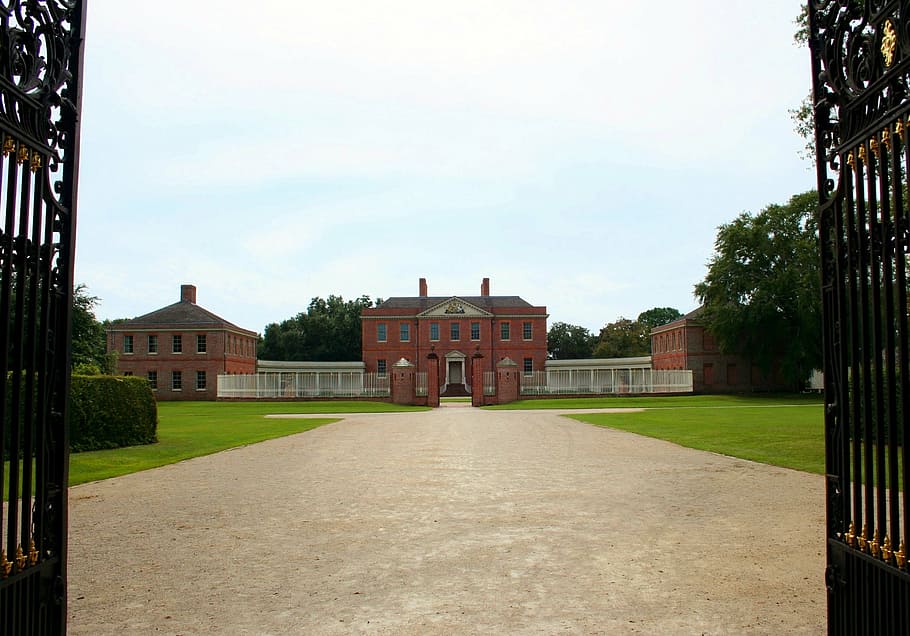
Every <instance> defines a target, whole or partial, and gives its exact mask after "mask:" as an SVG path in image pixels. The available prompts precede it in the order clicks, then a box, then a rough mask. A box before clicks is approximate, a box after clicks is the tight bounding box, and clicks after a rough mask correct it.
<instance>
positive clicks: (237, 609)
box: [69, 408, 825, 634]
mask: <svg viewBox="0 0 910 636" xmlns="http://www.w3.org/2000/svg"><path fill="white" fill-rule="evenodd" d="M70 499H71V510H70V528H71V529H70V565H69V568H70V570H69V571H70V575H69V576H70V588H69V594H70V622H69V633H70V634H211V633H221V634H350V633H356V634H360V633H365V634H507V633H508V634H556V633H567V634H638V633H641V634H742V633H750V634H787V633H800V634H821V633H823V632H824V629H825V627H824V609H825V593H824V585H823V572H824V557H823V553H822V550H823V547H824V530H823V524H824V495H823V480H822V478H821V477H819V476H815V475H807V474H804V473H799V472H795V471H790V470H785V469H778V468H772V467H768V466H763V465H760V464H754V463H750V462H747V461H742V460H737V459H730V458H726V457H721V456H717V455H712V454H709V453H703V452H699V451H692V450H688V449H683V448H680V447H677V446H674V445H672V444H668V443H664V442H660V441H657V440H651V439H648V438H643V437H638V436H635V435H631V434H628V433H623V432H619V431H612V430H608V429H602V428H597V427H594V426H589V425H586V424H582V423H579V422H575V421H572V420H568V419H566V418H562V417H559V416H558V415H555V414H552V413H539V412H535V413H525V412H519V411H480V410H476V409H469V408H466V409H460V408H451V409H438V410H436V411H432V412H425V413H413V414H394V415H353V416H349V417H347V418H346V419H345V420H343V421H341V422H337V423H335V424H331V425H328V426H325V427H322V428H319V429H316V430H313V431H310V432H307V433H303V434H300V435H296V436H293V437H287V438H283V439H279V440H273V441H271V442H265V443H262V444H257V445H255V446H250V447H246V448H240V449H235V450H231V451H227V452H224V453H220V454H218V455H213V456H210V457H203V458H199V459H195V460H191V461H188V462H183V463H181V464H177V465H174V466H168V467H164V468H160V469H156V470H152V471H147V472H144V473H139V474H136V475H130V476H127V477H121V478H116V479H111V480H107V481H103V482H97V483H94V484H86V485H83V486H77V487H74V488H72V489H71V493H70Z"/></svg>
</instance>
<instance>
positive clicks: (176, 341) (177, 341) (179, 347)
mask: <svg viewBox="0 0 910 636" xmlns="http://www.w3.org/2000/svg"><path fill="white" fill-rule="evenodd" d="M171 351H173V352H174V353H183V336H171Z"/></svg>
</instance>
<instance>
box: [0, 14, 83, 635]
mask: <svg viewBox="0 0 910 636" xmlns="http://www.w3.org/2000/svg"><path fill="white" fill-rule="evenodd" d="M84 35H85V21H84V4H83V2H81V1H80V0H5V1H4V2H0V131H2V132H0V144H2V146H0V201H5V205H2V210H0V214H2V220H3V226H2V229H0V320H2V321H3V327H2V328H0V390H2V393H3V395H2V396H0V459H2V458H3V457H7V458H8V471H0V492H2V491H3V488H4V486H5V487H6V491H7V496H6V497H5V498H4V504H5V506H6V511H5V513H4V511H3V509H2V507H0V537H2V539H0V634H52V633H58V634H62V633H65V629H66V525H67V519H66V515H67V501H66V486H67V480H68V452H69V451H68V432H67V428H66V425H67V395H68V392H69V366H70V349H69V346H70V345H69V342H70V311H71V306H72V288H73V268H72V265H73V245H74V237H75V222H76V214H75V201H76V196H77V188H76V184H77V182H78V153H79V114H80V110H81V77H82V50H83V49H82V47H83V41H84ZM4 163H5V170H4V169H3V168H4V165H3V164H4ZM4 473H6V474H4ZM33 483H34V486H33Z"/></svg>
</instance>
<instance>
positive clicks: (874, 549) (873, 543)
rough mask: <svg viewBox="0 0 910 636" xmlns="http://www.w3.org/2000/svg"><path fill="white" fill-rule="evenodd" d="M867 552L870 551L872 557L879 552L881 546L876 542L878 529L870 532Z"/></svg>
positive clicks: (876, 555)
mask: <svg viewBox="0 0 910 636" xmlns="http://www.w3.org/2000/svg"><path fill="white" fill-rule="evenodd" d="M869 552H871V553H872V556H874V557H878V555H879V554H880V553H881V548H880V547H879V543H878V530H876V531H875V532H873V533H872V541H870V542H869Z"/></svg>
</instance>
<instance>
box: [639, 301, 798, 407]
mask: <svg viewBox="0 0 910 636" xmlns="http://www.w3.org/2000/svg"><path fill="white" fill-rule="evenodd" d="M700 314H701V308H698V309H696V310H695V311H692V312H690V313H688V314H686V315H685V316H683V317H682V318H680V319H678V320H674V321H673V322H671V323H668V324H666V325H663V326H661V327H657V328H655V329H652V330H651V368H653V369H655V370H666V369H689V370H691V371H692V388H693V390H694V391H695V392H696V393H746V392H755V391H783V390H787V389H788V387H787V385H786V383H785V382H783V381H782V380H781V378H780V377H772V378H767V377H765V376H764V374H762V373H761V371H760V369H758V367H756V366H754V365H752V363H751V361H750V360H749V359H748V358H745V357H743V356H738V355H730V354H724V353H722V352H721V351H720V349H719V348H718V346H717V343H716V342H715V341H714V336H713V335H711V332H710V331H708V330H706V329H705V327H704V325H703V324H702V323H701V322H700V321H699V320H698V316H699V315H700Z"/></svg>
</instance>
